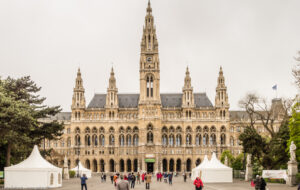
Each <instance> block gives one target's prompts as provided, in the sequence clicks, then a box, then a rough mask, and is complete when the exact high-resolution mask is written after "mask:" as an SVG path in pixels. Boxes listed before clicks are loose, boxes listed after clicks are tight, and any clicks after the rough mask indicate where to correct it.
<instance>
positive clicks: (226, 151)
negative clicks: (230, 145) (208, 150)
mask: <svg viewBox="0 0 300 190" xmlns="http://www.w3.org/2000/svg"><path fill="white" fill-rule="evenodd" d="M226 156H227V159H228V165H229V166H231V164H232V162H233V161H234V157H233V155H232V154H231V152H230V151H229V150H225V151H223V152H222V154H221V162H222V163H223V164H224V163H225V157H226Z"/></svg>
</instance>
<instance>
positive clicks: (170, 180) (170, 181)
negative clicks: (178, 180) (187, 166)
mask: <svg viewBox="0 0 300 190" xmlns="http://www.w3.org/2000/svg"><path fill="white" fill-rule="evenodd" d="M168 178H169V185H172V180H173V173H169V175H168Z"/></svg>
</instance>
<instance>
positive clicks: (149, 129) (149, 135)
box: [147, 124, 154, 143]
mask: <svg viewBox="0 0 300 190" xmlns="http://www.w3.org/2000/svg"><path fill="white" fill-rule="evenodd" d="M152 131H153V126H152V125H151V124H149V125H148V127H147V143H153V140H154V139H153V138H154V137H153V132H152Z"/></svg>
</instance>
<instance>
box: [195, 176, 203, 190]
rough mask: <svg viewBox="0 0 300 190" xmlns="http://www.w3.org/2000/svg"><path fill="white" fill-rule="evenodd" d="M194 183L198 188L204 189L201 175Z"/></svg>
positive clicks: (197, 189) (199, 189) (198, 189)
mask: <svg viewBox="0 0 300 190" xmlns="http://www.w3.org/2000/svg"><path fill="white" fill-rule="evenodd" d="M194 185H195V187H196V190H202V188H203V182H202V180H201V179H200V177H197V178H196V179H195V181H194Z"/></svg>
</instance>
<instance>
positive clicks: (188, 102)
mask: <svg viewBox="0 0 300 190" xmlns="http://www.w3.org/2000/svg"><path fill="white" fill-rule="evenodd" d="M191 83H192V81H191V76H190V71H189V68H188V67H187V68H186V72H185V78H184V87H183V88H182V92H183V95H182V107H183V108H189V107H194V105H195V104H194V94H193V87H192V84H191Z"/></svg>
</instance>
